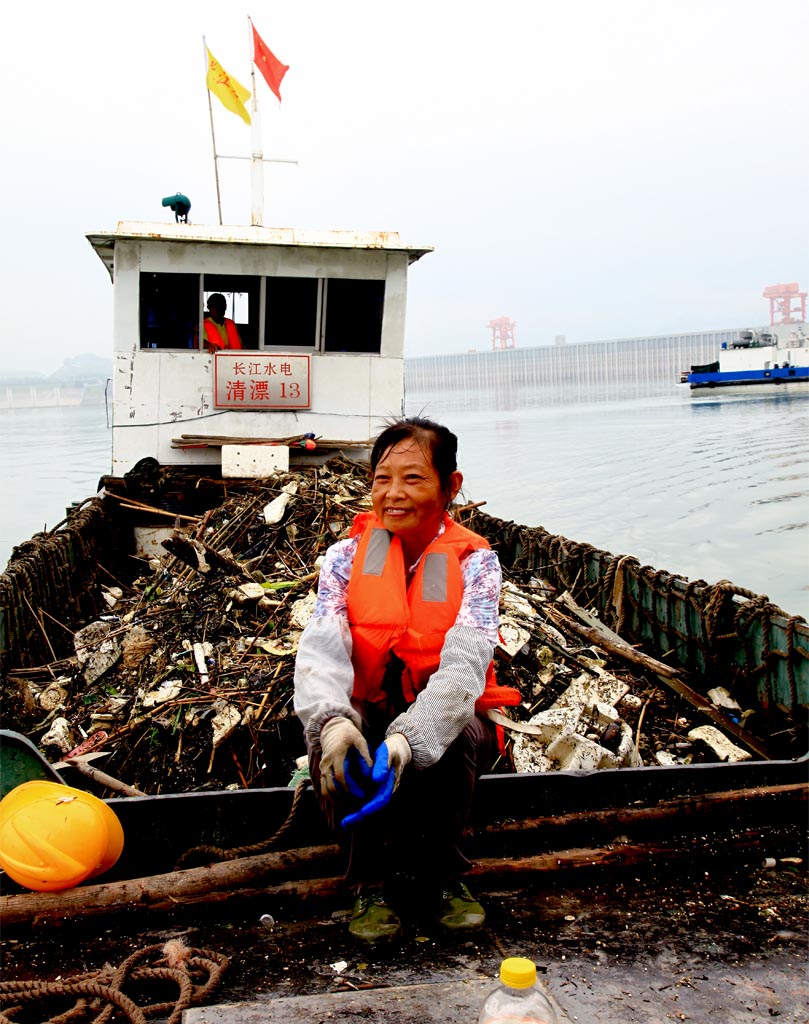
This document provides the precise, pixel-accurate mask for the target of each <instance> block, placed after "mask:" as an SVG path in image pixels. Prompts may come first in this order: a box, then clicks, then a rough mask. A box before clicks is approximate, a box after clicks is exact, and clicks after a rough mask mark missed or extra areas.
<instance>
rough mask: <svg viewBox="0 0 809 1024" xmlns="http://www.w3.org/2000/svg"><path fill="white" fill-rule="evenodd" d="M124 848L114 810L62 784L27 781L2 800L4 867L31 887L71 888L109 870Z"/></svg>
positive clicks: (0, 843)
mask: <svg viewBox="0 0 809 1024" xmlns="http://www.w3.org/2000/svg"><path fill="white" fill-rule="evenodd" d="M123 848H124V832H123V829H122V828H121V823H120V821H118V818H117V817H116V816H115V813H114V812H113V811H112V809H111V808H110V807H109V806H108V805H107V804H105V803H104V801H103V800H99V799H98V797H97V796H93V794H92V793H85V792H84V790H81V789H74V788H73V787H72V786H63V785H61V784H60V783H58V782H44V781H40V780H37V781H34V782H24V783H23V784H22V785H21V786H16V787H15V788H14V789H12V790H11V792H10V793H9V794H8V795H7V796H6V797H4V798H3V799H2V800H0V867H2V868H4V869H5V871H6V873H7V874H8V875H9V877H10V878H13V879H14V881H15V882H17V883H19V884H20V885H24V886H25V887H26V888H27V889H36V890H38V891H42V892H47V891H53V890H58V889H69V888H70V887H71V886H74V885H79V883H80V882H84V881H85V880H86V879H88V878H93V877H94V876H95V875H99V874H101V872H102V871H106V870H107V869H108V868H111V867H112V865H113V864H114V863H115V862H116V861H117V860H118V858H119V857H120V856H121V851H122V850H123Z"/></svg>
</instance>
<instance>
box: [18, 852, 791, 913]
mask: <svg viewBox="0 0 809 1024" xmlns="http://www.w3.org/2000/svg"><path fill="white" fill-rule="evenodd" d="M764 843H766V848H767V851H768V852H769V853H772V852H773V839H772V837H771V836H768V837H767V838H766V840H765V839H762V837H761V836H760V835H757V834H756V833H755V832H751V833H748V834H745V835H734V837H733V843H732V846H731V848H730V850H729V853H728V855H729V856H730V855H731V854H733V853H735V854H742V853H744V852H745V851H749V850H751V849H758V848H760V847H761V846H762V844H764ZM310 853H311V854H312V855H314V854H315V853H318V854H320V855H321V856H322V857H323V860H324V861H326V860H328V859H330V858H332V857H334V855H335V854H336V848H334V847H313V848H312V849H311V850H310ZM274 856H282V855H279V854H275V855H274ZM695 856H696V854H695V850H694V847H693V845H692V844H691V843H683V842H679V843H676V842H675V843H673V844H666V843H653V842H643V843H614V844H609V845H607V846H601V847H592V848H590V847H577V848H573V849H569V850H556V851H551V852H549V853H543V854H539V855H537V856H533V857H513V858H510V857H488V858H484V859H481V860H479V861H477V862H476V863H475V864H473V865H472V867H471V869H470V871H469V876H468V877H470V878H471V879H474V881H475V882H476V884H477V887H478V888H479V889H481V890H482V891H485V888H483V887H485V885H487V884H491V883H494V882H500V883H502V882H503V881H507V880H508V879H509V878H523V877H524V876H526V875H532V874H546V873H549V872H554V871H564V870H572V869H577V868H594V867H602V868H610V867H612V868H621V867H624V868H626V867H636V866H637V865H640V864H646V863H650V862H655V863H661V862H669V861H676V860H682V859H688V860H691V859H693V858H694V857H695ZM256 859H257V858H247V859H246V860H245V861H244V862H239V861H228V862H227V863H226V864H223V865H215V867H222V868H229V869H230V871H231V877H230V879H227V878H226V877H225V876H226V873H225V872H223V873H221V874H218V875H216V877H215V878H214V879H213V880H212V881H209V879H210V876H211V874H212V873H213V872H214V868H192V869H190V870H188V871H185V872H173V873H171V874H167V875H153V876H152V877H150V878H139V879H135V880H134V881H131V882H119V883H112V884H108V885H106V886H102V885H97V886H83V887H79V888H77V889H69V890H66V891H65V892H62V893H31V894H30V895H25V896H5V897H2V899H0V911H2V918H3V924H4V926H5V927H6V928H8V927H9V926H11V925H17V924H34V925H39V924H42V923H45V922H48V923H53V922H61V921H63V920H65V919H68V920H70V921H74V920H75V919H76V918H78V917H90V916H95V915H99V914H105V913H109V912H110V911H115V912H119V911H122V910H151V911H170V910H177V909H179V908H180V907H183V906H193V905H195V904H199V903H202V902H204V903H206V904H207V903H221V902H226V901H228V900H232V899H234V898H237V897H238V898H239V899H241V900H246V899H256V898H261V899H267V898H273V897H274V898H280V897H285V896H286V897H294V898H295V899H297V900H308V899H318V900H322V899H325V898H327V897H333V896H335V895H336V894H338V893H339V892H340V891H342V890H343V889H344V887H345V882H344V881H343V879H342V878H340V877H337V876H335V875H332V876H329V877H326V878H304V879H294V880H290V881H285V882H281V883H279V884H276V885H261V886H250V887H238V888H236V887H235V885H234V880H233V879H234V877H235V876H236V875H237V874H240V873H241V870H242V868H243V865H244V864H246V863H247V861H252V860H256ZM309 863H310V864H311V863H314V858H312V859H310V860H309ZM183 875H185V876H192V875H193V876H194V878H193V880H192V879H191V878H190V877H189V878H187V879H186V878H183V877H181V876H183ZM248 878H249V881H251V882H255V881H258V879H257V878H256V877H255V876H254V875H249V876H248ZM116 889H118V890H121V891H123V890H124V889H125V890H126V900H124V899H117V898H115V897H116ZM100 890H106V891H105V892H104V893H103V898H102V893H101V892H100Z"/></svg>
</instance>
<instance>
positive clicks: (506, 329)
mask: <svg viewBox="0 0 809 1024" xmlns="http://www.w3.org/2000/svg"><path fill="white" fill-rule="evenodd" d="M488 326H489V327H491V329H492V348H493V349H498V348H514V328H515V327H516V326H517V321H516V320H512V319H511V317H508V316H499V317H497V318H496V319H495V320H490V321H489V323H488Z"/></svg>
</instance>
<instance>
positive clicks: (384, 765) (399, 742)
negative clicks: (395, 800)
mask: <svg viewBox="0 0 809 1024" xmlns="http://www.w3.org/2000/svg"><path fill="white" fill-rule="evenodd" d="M410 757H411V754H410V744H409V743H408V742H407V740H406V739H405V738H404V736H403V735H402V734H401V733H400V732H395V733H393V735H392V736H388V737H387V739H386V740H385V742H384V743H383V744H381V745H380V747H379V750H377V752H376V758H375V759H374V770H373V772H372V774H371V778H372V779H373V780H374V782H376V783H377V784H379V783H380V782H382V781H383V780H384V779H385V777H386V775H387V774H388V772H389V771H392V772H393V789H392V790H391V792H393V793H395V792H396V789H397V787H398V785H399V781H400V779H401V778H402V772H403V771H404V770H405V768H406V767H407V766H408V765H409V764H410Z"/></svg>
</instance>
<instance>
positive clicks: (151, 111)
mask: <svg viewBox="0 0 809 1024" xmlns="http://www.w3.org/2000/svg"><path fill="white" fill-rule="evenodd" d="M248 14H250V15H251V16H252V18H253V21H254V23H255V26H256V28H257V29H258V31H259V32H260V33H261V35H262V36H263V38H264V40H265V42H266V43H267V45H268V46H269V47H270V48H271V49H272V50H273V51H274V52H275V54H276V56H277V57H279V58H280V59H281V60H282V61H284V62H285V63H287V64H289V65H290V70H289V72H288V73H287V75H286V78H285V79H284V82H283V86H282V95H283V103H282V104H281V106H280V107H279V105H278V103H277V101H276V100H275V98H274V97H273V95H272V94H271V93H270V92H269V90H268V89H267V87H266V85H265V84H264V82H263V80H261V79H260V78H259V79H258V90H259V92H258V95H259V103H260V106H261V109H262V121H263V136H264V150H265V155H268V156H269V155H274V156H279V157H284V158H292V159H297V160H298V161H299V164H298V165H297V166H290V165H280V164H279V165H268V166H267V171H266V185H265V189H266V202H265V223H266V224H269V225H273V226H292V227H313V228H347V229H383V230H398V231H399V232H400V233H401V235H402V239H403V240H404V241H405V242H407V243H410V244H415V245H434V246H435V247H436V251H435V253H433V254H431V255H429V256H427V257H425V258H424V259H422V260H421V261H420V262H419V263H417V264H416V265H415V267H414V268H413V270H412V271H411V276H410V302H409V309H408V326H407V347H406V354H407V355H421V354H428V353H445V352H463V351H466V350H467V349H469V348H487V347H489V346H490V344H491V332H490V331H489V330H488V329H487V327H486V324H487V323H488V321H489V320H491V319H492V318H494V317H498V316H510V317H512V318H513V319H514V320H515V321H516V322H517V329H516V336H517V344H518V345H519V346H521V347H528V346H534V345H544V344H550V343H552V342H553V339H554V336H555V335H557V334H564V335H566V336H567V338H568V341H586V340H595V339H603V338H614V337H622V336H637V335H643V334H658V333H668V332H679V331H690V330H702V329H710V328H719V327H733V326H744V325H751V326H752V325H757V324H761V323H765V322H766V321H767V317H768V306H767V303H766V301H765V300H764V299H763V298H762V297H761V292H762V289H763V288H764V287H765V286H766V285H770V284H775V283H778V282H784V281H799V282H800V284H801V286H802V287H803V288H804V289H806V288H807V287H809V244H808V243H809V213H808V203H807V177H808V175H807V170H808V169H809V153H808V150H809V142H808V140H809V129H808V128H807V125H809V117H808V116H807V115H808V114H809V88H807V52H809V4H807V3H806V2H805V0H755V2H754V0H676V2H674V0H611V2H609V3H608V2H605V0H566V2H564V3H560V2H559V0H553V2H551V0H535V2H533V3H532V2H530V0H518V2H511V0H499V2H497V3H492V2H489V3H485V4H484V3H476V2H469V0H467V2H464V3H455V2H452V3H450V2H442V0H431V2H424V0H408V2H407V3H401V4H393V3H384V2H380V0H368V2H366V0H342V2H340V3H334V2H333V0H330V2H327V0H310V2H303V0H298V2H291V0H287V2H286V3H281V2H277V3H264V2H258V0H256V2H255V3H253V4H252V5H250V6H248V7H242V5H241V4H239V3H231V2H227V3H224V2H221V0H217V2H207V0H195V2H184V0H179V2H171V0H169V2H165V0H164V2H162V3H157V2H154V0H140V2H138V3H135V4H129V3H125V4H124V3H120V4H116V3H110V2H109V0H104V2H103V3H102V2H95V0H90V2H81V0H78V2H76V3H74V4H64V3H59V4H56V3H50V2H46V3H40V4H25V5H23V4H14V5H12V6H10V7H8V8H7V9H6V11H5V14H4V18H3V22H4V27H5V32H4V44H3V58H4V66H5V72H4V78H5V82H6V87H5V89H4V104H3V105H4V108H5V110H4V118H3V121H4V146H3V165H4V175H3V177H4V188H3V193H2V200H1V202H2V229H3V239H4V256H5V259H4V267H5V273H4V284H5V286H6V291H7V300H6V310H5V316H4V321H5V323H4V328H5V330H4V333H5V335H6V340H5V344H4V347H3V361H2V369H5V370H8V369H16V368H38V369H40V370H42V371H44V372H50V371H51V370H53V369H55V368H56V367H57V366H58V365H59V364H60V363H61V361H62V359H63V358H64V356H68V355H78V354H80V353H83V352H93V353H97V354H102V355H104V354H107V353H109V352H110V350H111V342H110V336H111V321H112V287H111V284H110V282H109V278H108V276H107V274H106V271H105V270H104V268H103V267H102V265H101V263H100V261H99V260H98V259H97V257H96V256H95V255H94V253H93V252H92V249H91V248H90V245H89V243H88V242H87V241H86V239H85V237H84V236H85V235H86V234H87V233H88V232H91V231H94V230H99V229H110V228H112V227H114V225H115V224H116V223H117V222H118V221H119V220H147V221H152V220H157V221H161V220H163V221H166V220H170V219H172V217H171V214H170V213H169V212H168V211H166V210H164V209H163V208H162V207H161V203H160V200H161V198H162V197H163V196H166V195H169V194H171V193H174V192H176V191H181V192H184V193H185V194H186V195H188V196H189V197H190V199H191V202H192V209H191V215H190V219H191V220H192V221H194V222H196V223H215V222H216V221H217V211H216V193H215V186H214V175H213V161H212V158H211V137H210V127H209V117H208V105H207V98H206V97H207V94H206V90H205V85H204V79H205V61H204V52H203V44H202V36H203V34H205V35H206V36H207V42H208V45H209V47H210V49H211V51H212V52H213V54H214V56H215V57H216V58H217V59H218V60H219V61H220V63H221V64H222V65H223V66H224V68H225V69H226V70H227V71H228V72H229V73H231V74H232V75H234V76H235V77H236V78H238V79H240V80H241V81H242V83H243V84H244V85H245V86H246V87H247V88H250V87H251V82H250V50H249V47H248V27H247V15H248ZM213 104H214V121H215V127H216V132H217V145H218V149H219V151H220V152H222V153H242V154H245V155H246V154H248V153H249V149H250V130H249V128H247V126H245V125H244V124H243V123H242V121H240V120H239V119H238V118H237V117H235V116H234V115H233V114H231V113H228V112H227V111H226V110H225V109H224V108H223V107H222V106H221V104H219V102H218V101H217V100H216V99H214V100H213ZM222 188H223V206H224V209H223V213H224V219H225V222H226V223H227V222H230V223H249V220H250V194H249V165H248V164H247V163H236V162H229V163H227V164H225V165H223V167H222Z"/></svg>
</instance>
